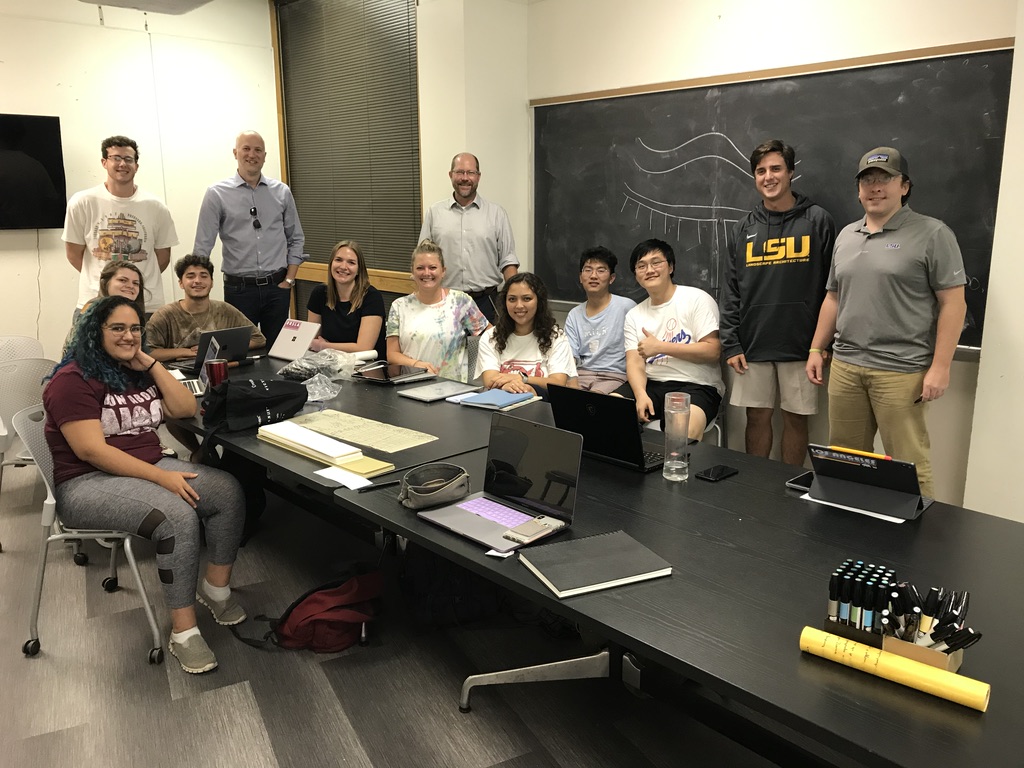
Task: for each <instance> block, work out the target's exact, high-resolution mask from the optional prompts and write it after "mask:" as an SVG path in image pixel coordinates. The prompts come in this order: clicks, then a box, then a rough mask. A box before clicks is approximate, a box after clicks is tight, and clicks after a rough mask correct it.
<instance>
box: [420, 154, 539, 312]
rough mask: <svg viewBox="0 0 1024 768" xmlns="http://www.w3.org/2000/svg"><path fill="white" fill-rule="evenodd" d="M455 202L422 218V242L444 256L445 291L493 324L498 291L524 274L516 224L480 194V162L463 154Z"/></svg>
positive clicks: (455, 172)
mask: <svg viewBox="0 0 1024 768" xmlns="http://www.w3.org/2000/svg"><path fill="white" fill-rule="evenodd" d="M448 178H449V179H451V182H452V189H453V190H454V191H453V193H452V196H451V197H447V198H445V199H444V200H441V201H439V202H437V203H434V204H433V205H432V206H430V208H428V209H427V211H426V213H425V214H424V215H423V226H422V227H421V228H420V238H419V242H421V243H422V242H423V241H424V240H426V239H427V238H429V239H431V240H433V241H434V242H435V243H437V244H438V245H440V246H441V250H442V251H443V252H444V263H445V276H444V287H445V288H457V289H458V290H460V291H465V292H466V293H468V294H469V295H470V296H472V297H473V300H474V301H475V302H476V305H477V306H478V307H479V308H480V311H481V312H483V313H484V316H485V317H486V318H487V320H488V321H489V322H490V323H492V324H493V323H494V316H495V309H494V299H495V297H496V296H497V293H498V286H500V285H501V283H502V281H504V280H507V279H508V278H510V277H512V275H514V274H516V272H518V271H519V259H518V258H517V257H516V242H515V238H513V237H512V224H511V223H510V222H509V220H508V214H507V213H506V212H505V209H504V208H502V207H501V206H500V205H498V204H497V203H492V202H491V201H489V200H485V199H484V198H483V197H481V196H480V194H479V193H478V192H477V186H478V185H479V183H480V161H479V160H477V159H476V156H475V155H471V154H469V153H468V152H462V153H460V154H458V155H456V156H455V157H453V158H452V166H451V170H450V171H449V172H448Z"/></svg>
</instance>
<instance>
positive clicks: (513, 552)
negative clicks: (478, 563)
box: [484, 549, 516, 560]
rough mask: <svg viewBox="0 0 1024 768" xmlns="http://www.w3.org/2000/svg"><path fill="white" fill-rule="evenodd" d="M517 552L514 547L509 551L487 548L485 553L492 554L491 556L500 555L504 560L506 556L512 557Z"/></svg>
mask: <svg viewBox="0 0 1024 768" xmlns="http://www.w3.org/2000/svg"><path fill="white" fill-rule="evenodd" d="M515 553H516V551H515V550H514V549H512V550H509V551H508V552H499V551H498V550H496V549H489V550H487V551H486V552H484V554H485V555H489V556H491V557H500V558H502V559H503V560H504V559H505V558H506V557H512V555H514V554H515Z"/></svg>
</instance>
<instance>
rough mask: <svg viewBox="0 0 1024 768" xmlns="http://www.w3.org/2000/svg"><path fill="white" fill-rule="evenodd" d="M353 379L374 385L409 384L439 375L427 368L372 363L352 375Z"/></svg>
mask: <svg viewBox="0 0 1024 768" xmlns="http://www.w3.org/2000/svg"><path fill="white" fill-rule="evenodd" d="M352 378H353V379H361V380H362V381H372V382H373V383H374V384H409V383H410V382H413V381H424V380H426V379H436V378H437V374H436V373H431V372H430V371H428V370H427V369H426V368H416V367H415V366H412V365H390V364H388V363H370V364H369V365H364V366H363V367H362V368H360V369H359V370H358V371H356V372H355V373H353V374H352Z"/></svg>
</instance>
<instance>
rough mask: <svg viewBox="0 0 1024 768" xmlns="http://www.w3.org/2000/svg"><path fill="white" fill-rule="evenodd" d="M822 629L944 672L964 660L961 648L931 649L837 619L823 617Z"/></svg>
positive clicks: (949, 670)
mask: <svg viewBox="0 0 1024 768" xmlns="http://www.w3.org/2000/svg"><path fill="white" fill-rule="evenodd" d="M822 629H824V630H825V631H826V632H830V633H832V634H833V635H839V636H840V637H845V638H846V639H847V640H853V641H854V642H856V643H863V644H864V645H870V646H871V647H872V648H880V649H882V650H883V651H885V652H886V653H894V654H896V655H898V656H902V657H903V658H905V659H911V660H913V661H917V662H920V663H921V664H927V665H928V666H930V667H935V668H936V669H943V670H945V671H946V672H956V671H957V670H958V669H960V665H961V664H963V661H964V652H963V651H962V650H959V651H953V653H943V652H942V651H933V650H932V649H931V648H926V647H925V646H923V645H916V644H915V643H908V642H907V641H905V640H900V639H899V638H898V637H890V636H883V635H878V634H875V633H874V632H865V631H864V630H863V629H857V628H856V627H851V626H850V625H848V624H840V623H839V622H838V621H829V620H828V619H825V623H824V625H823V626H822Z"/></svg>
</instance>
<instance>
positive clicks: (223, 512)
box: [56, 458, 245, 609]
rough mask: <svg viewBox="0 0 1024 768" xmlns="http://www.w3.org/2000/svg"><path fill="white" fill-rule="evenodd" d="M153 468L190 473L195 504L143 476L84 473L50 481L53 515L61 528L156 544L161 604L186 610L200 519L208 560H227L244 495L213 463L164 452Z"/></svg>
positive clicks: (195, 577)
mask: <svg viewBox="0 0 1024 768" xmlns="http://www.w3.org/2000/svg"><path fill="white" fill-rule="evenodd" d="M156 466H158V467H160V468H161V469H166V470H171V471H177V472H195V473H197V475H198V477H195V478H192V479H191V480H189V481H188V483H189V485H191V486H192V487H193V488H195V490H196V492H197V493H198V494H199V501H198V502H197V504H198V506H197V508H195V509H193V508H192V506H191V505H190V504H189V503H188V502H187V501H185V500H184V499H182V498H181V497H180V496H178V495H176V494H174V493H171V492H170V491H168V490H166V489H164V488H161V487H160V486H159V485H157V484H156V483H151V482H149V481H148V480H140V479H138V478H134V477H119V476H117V475H109V474H107V473H106V472H90V473H89V474H87V475H80V476H78V477H74V478H72V479H70V480H66V481H65V482H63V483H61V484H60V485H58V486H57V489H56V496H57V513H58V515H59V516H60V519H61V521H62V522H63V523H64V525H65V526H67V527H68V528H94V529H95V528H99V529H110V530H115V531H129V532H131V533H136V534H138V535H139V536H142V537H143V538H146V539H150V540H151V541H153V542H155V543H156V567H157V572H158V573H159V575H160V583H161V584H163V587H164V596H165V598H166V600H167V607H168V608H172V609H173V608H187V607H188V606H190V605H192V604H193V603H194V602H195V595H196V584H197V582H198V581H199V520H200V519H202V521H203V524H204V525H205V526H206V546H207V550H208V553H207V555H208V557H207V559H208V560H209V562H211V563H213V564H214V565H230V564H231V563H233V562H234V561H235V556H236V555H237V554H238V542H239V541H240V540H241V538H242V526H243V525H244V523H245V497H244V496H243V494H242V487H241V486H240V485H239V484H238V481H237V480H235V478H234V477H232V476H231V475H229V474H228V473H227V472H222V471H221V470H219V469H213V468H212V467H207V466H204V465H202V464H192V463H189V462H187V461H179V460H178V459H171V458H164V459H161V460H160V461H158V462H157V464H156Z"/></svg>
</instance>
